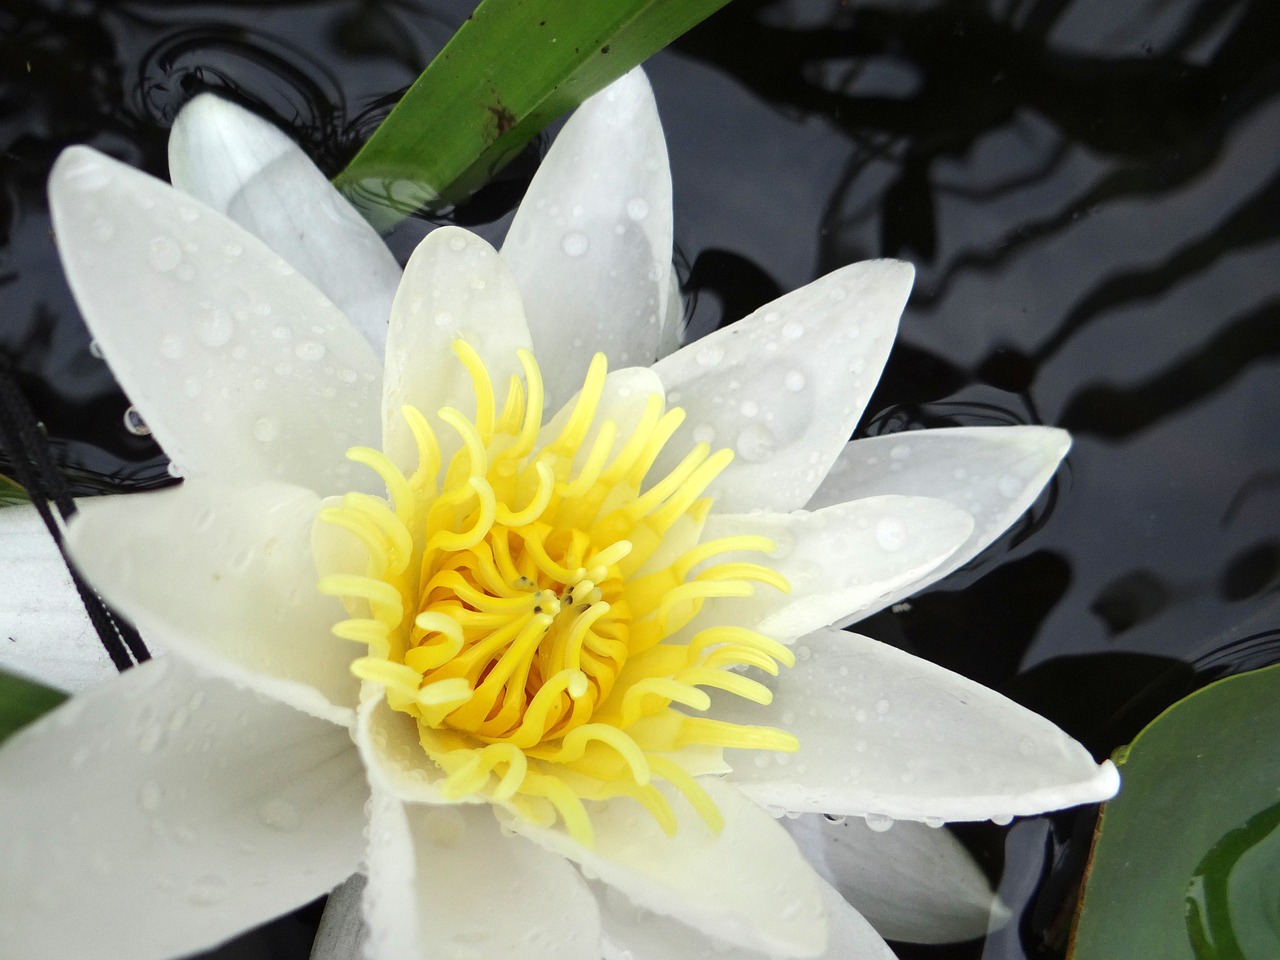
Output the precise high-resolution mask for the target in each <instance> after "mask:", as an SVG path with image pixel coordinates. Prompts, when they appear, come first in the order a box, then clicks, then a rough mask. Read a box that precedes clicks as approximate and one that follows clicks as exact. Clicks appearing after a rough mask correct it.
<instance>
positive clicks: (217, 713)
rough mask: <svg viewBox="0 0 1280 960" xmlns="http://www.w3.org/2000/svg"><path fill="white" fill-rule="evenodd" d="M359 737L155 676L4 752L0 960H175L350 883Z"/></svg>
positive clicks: (99, 691) (90, 697)
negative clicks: (351, 737)
mask: <svg viewBox="0 0 1280 960" xmlns="http://www.w3.org/2000/svg"><path fill="white" fill-rule="evenodd" d="M367 797H368V790H367V788H366V787H365V783H364V776H363V771H362V770H361V768H360V761H359V758H358V757H357V756H356V753H355V751H354V750H352V749H351V742H350V740H349V738H348V735H347V731H346V730H343V729H341V728H339V727H335V726H333V725H332V724H329V723H325V722H323V721H320V720H315V719H313V718H311V717H308V716H306V715H305V714H302V713H299V712H298V711H296V710H292V709H290V708H288V707H285V706H282V705H279V704H275V703H273V702H271V701H269V700H265V699H263V698H260V697H257V696H255V695H254V694H252V693H250V692H248V691H245V690H241V689H238V688H236V687H234V686H232V685H231V684H229V683H226V682H224V681H221V680H216V679H213V678H210V677H207V676H202V675H201V674H200V673H199V672H197V671H194V670H192V669H191V668H189V667H187V666H185V665H183V664H182V663H181V662H180V661H178V660H175V659H173V658H163V659H159V660H152V661H151V662H149V663H146V664H143V665H142V666H140V667H137V668H134V669H132V670H129V671H128V672H126V673H124V674H122V675H121V676H120V677H119V678H118V679H117V680H115V681H113V682H111V683H107V684H104V685H102V686H99V687H95V688H94V689H92V690H89V691H86V692H85V693H82V694H79V695H78V696H76V697H74V698H73V699H72V700H71V701H69V702H68V703H66V704H64V705H63V706H62V707H59V708H58V709H57V710H55V711H54V712H53V713H50V714H48V715H47V716H45V717H44V718H42V719H41V720H39V721H37V722H36V723H34V724H32V725H31V726H29V727H26V728H25V729H23V730H22V731H20V732H19V733H18V734H16V735H15V736H14V737H13V738H11V739H10V740H8V741H7V742H6V743H5V744H4V745H3V747H0V809H3V810H4V815H3V816H2V817H0V903H3V904H4V918H5V919H4V923H0V956H4V957H5V958H6V960H48V958H50V957H102V958H125V957H128V958H131V960H168V958H170V957H174V956H179V955H181V956H186V955H187V954H189V953H192V952H196V951H200V950H205V949H208V948H209V947H211V946H212V945H214V944H216V943H218V942H219V941H222V940H224V939H226V938H227V937H230V936H232V935H234V934H236V933H238V932H240V931H241V930H244V929H246V928H248V927H251V926H254V925H256V924H259V923H263V922H265V921H267V920H269V919H271V918H272V917H275V916H278V915H279V914H281V913H285V912H287V911H289V910H292V909H294V908H296V907H298V906H301V905H302V904H304V903H306V902H307V901H308V900H311V899H313V898H314V897H317V896H319V895H320V894H322V893H324V892H325V891H327V890H328V889H329V888H331V887H332V886H333V885H334V884H335V883H337V882H338V881H340V880H342V879H343V878H344V877H346V876H348V875H349V874H351V873H352V872H353V871H354V870H355V868H356V865H357V864H358V863H359V860H360V855H361V852H362V851H361V847H362V837H361V826H362V824H363V820H364V817H363V813H362V810H363V806H364V803H365V800H366V798H367Z"/></svg>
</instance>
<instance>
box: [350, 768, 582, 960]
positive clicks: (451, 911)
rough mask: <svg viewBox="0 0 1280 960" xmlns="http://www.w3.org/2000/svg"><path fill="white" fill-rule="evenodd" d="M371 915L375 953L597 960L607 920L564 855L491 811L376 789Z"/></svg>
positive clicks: (367, 907)
mask: <svg viewBox="0 0 1280 960" xmlns="http://www.w3.org/2000/svg"><path fill="white" fill-rule="evenodd" d="M364 914H365V919H366V922H367V924H368V939H369V945H370V950H369V954H368V955H369V956H376V957H401V958H405V960H429V958H434V957H467V958H469V957H475V958H476V960H484V958H489V957H503V958H506V957H510V958H513V960H546V958H549V957H556V958H564V960H597V958H598V957H599V956H600V919H599V916H598V912H597V909H596V904H595V899H594V898H593V897H592V896H591V892H590V891H589V890H588V889H587V886H586V883H585V882H584V881H583V879H582V878H581V877H580V876H579V875H578V873H577V871H576V870H574V869H573V867H572V866H570V864H569V863H567V862H566V861H565V860H564V859H563V858H562V857H558V856H556V855H555V854H553V853H550V852H548V851H546V850H543V849H542V848H540V847H538V846H537V845H536V844H533V843H530V842H529V841H528V840H526V839H525V838H524V837H518V836H511V835H509V834H505V833H503V831H502V830H501V829H499V826H498V821H497V820H496V819H495V818H494V815H493V811H492V810H491V809H490V808H489V807H488V806H452V805H451V806H420V805H416V804H402V803H400V802H399V801H398V800H396V799H394V798H393V797H391V796H390V795H387V794H383V793H381V792H380V791H376V790H375V792H374V802H373V804H372V808H371V817H370V825H369V882H368V884H367V885H366V887H365V895H364Z"/></svg>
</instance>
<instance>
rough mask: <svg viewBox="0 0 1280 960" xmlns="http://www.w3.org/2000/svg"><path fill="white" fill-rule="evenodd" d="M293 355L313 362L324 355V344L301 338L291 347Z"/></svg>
mask: <svg viewBox="0 0 1280 960" xmlns="http://www.w3.org/2000/svg"><path fill="white" fill-rule="evenodd" d="M293 353H294V356H296V357H297V358H298V359H299V360H305V361H306V362H307V363H315V362H316V361H317V360H319V359H321V358H322V357H323V356H324V344H323V343H319V342H317V341H315V340H303V341H302V342H301V343H299V344H298V345H297V346H296V347H294V348H293Z"/></svg>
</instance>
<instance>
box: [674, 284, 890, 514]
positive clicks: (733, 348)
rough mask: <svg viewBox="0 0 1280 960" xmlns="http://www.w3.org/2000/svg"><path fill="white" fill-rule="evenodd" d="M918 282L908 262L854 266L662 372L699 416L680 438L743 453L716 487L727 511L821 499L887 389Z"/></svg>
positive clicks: (682, 353) (701, 344) (689, 349)
mask: <svg viewBox="0 0 1280 960" xmlns="http://www.w3.org/2000/svg"><path fill="white" fill-rule="evenodd" d="M913 275H914V271H913V270H912V268H911V266H910V265H909V264H906V263H901V262H899V261H896V260H869V261H867V262H865V263H855V264H851V265H850V266H847V267H842V268H841V269H839V270H836V271H833V272H832V273H829V274H827V275H826V276H824V277H821V278H819V279H817V280H815V281H813V282H812V283H810V284H808V285H807V286H804V287H801V288H800V289H799V290H795V291H793V292H791V293H788V294H786V295H785V296H782V297H780V298H778V299H777V300H774V301H773V302H772V303H769V304H766V305H765V306H763V307H761V308H760V309H759V310H757V311H756V312H755V313H753V314H751V315H750V316H748V317H745V318H743V319H742V320H739V321H738V322H737V323H734V324H731V325H729V326H727V327H722V328H721V329H719V330H717V331H715V332H714V333H711V334H708V335H707V336H706V337H703V338H702V339H701V340H698V341H697V342H695V343H691V344H689V345H688V346H686V347H684V348H683V349H681V350H678V351H676V352H675V353H673V354H671V356H669V357H664V358H663V359H662V360H659V361H658V362H657V363H656V364H655V365H654V368H653V369H654V370H655V372H657V374H658V376H659V377H661V378H662V382H663V383H664V384H665V385H666V388H667V395H668V396H669V397H670V399H671V402H672V403H673V404H678V405H679V406H682V407H684V408H685V409H686V410H688V411H689V419H688V420H687V421H685V424H684V426H682V427H681V428H680V432H678V433H677V434H676V436H677V437H681V436H683V437H685V438H692V439H693V440H707V441H709V442H710V443H711V444H712V445H713V446H716V447H730V448H732V449H733V450H734V452H735V453H736V457H735V459H734V461H733V463H732V464H730V465H729V468H728V469H727V470H725V472H724V473H722V474H721V475H720V478H719V479H718V480H717V481H716V482H715V483H714V484H712V486H711V488H710V490H709V492H710V493H711V494H712V495H713V496H715V497H716V503H717V505H718V507H719V509H721V510H723V511H729V512H746V511H748V510H793V509H795V508H797V507H800V506H803V505H804V504H805V503H806V502H807V501H808V500H809V498H810V497H811V496H812V495H813V492H814V490H816V489H817V488H818V485H819V483H821V481H822V478H823V477H824V476H825V475H826V473H827V470H828V469H829V468H830V467H831V464H832V463H834V462H835V459H836V457H837V456H838V455H839V453H840V450H841V448H842V447H843V446H844V444H845V442H846V441H847V440H848V439H849V435H850V434H851V433H852V432H853V428H854V426H856V424H857V422H858V418H859V417H861V416H862V411H863V408H864V407H866V404H867V400H868V399H870V397H871V391H872V390H874V389H875V385H876V381H877V380H878V379H879V377H880V370H881V368H882V367H883V366H884V362H885V359H886V358H887V357H888V356H889V348H890V347H891V346H892V345H893V337H894V333H895V331H896V330H897V325H898V316H899V314H901V313H902V308H903V305H904V304H906V302H907V294H908V293H909V292H910V290H911V280H912V277H913ZM675 446H676V448H679V446H680V445H679V444H676V445H675ZM658 462H659V465H662V464H664V463H667V461H666V460H665V459H660V460H659V461H658ZM672 465H673V464H670V463H667V466H668V467H670V466H672Z"/></svg>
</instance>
